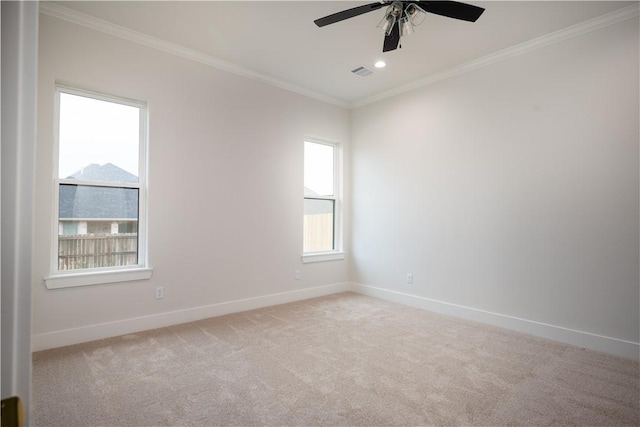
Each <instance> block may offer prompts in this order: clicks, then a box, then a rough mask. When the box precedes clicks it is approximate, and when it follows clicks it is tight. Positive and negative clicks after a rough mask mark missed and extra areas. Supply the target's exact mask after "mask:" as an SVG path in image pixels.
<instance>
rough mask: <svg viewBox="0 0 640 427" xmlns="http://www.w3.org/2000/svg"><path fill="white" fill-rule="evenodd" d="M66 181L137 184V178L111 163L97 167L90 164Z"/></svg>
mask: <svg viewBox="0 0 640 427" xmlns="http://www.w3.org/2000/svg"><path fill="white" fill-rule="evenodd" d="M67 179H78V180H82V181H106V182H127V183H137V182H138V177H137V176H135V175H134V174H132V173H129V172H127V171H126V170H124V169H121V168H119V167H118V166H116V165H114V164H113V163H106V164H104V165H102V166H101V165H98V164H95V163H91V164H90V165H89V166H86V167H84V168H82V169H80V170H79V171H77V172H76V173H74V174H73V175H69V176H68V177H67Z"/></svg>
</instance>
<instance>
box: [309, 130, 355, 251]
mask: <svg viewBox="0 0 640 427" xmlns="http://www.w3.org/2000/svg"><path fill="white" fill-rule="evenodd" d="M306 142H309V143H313V144H319V145H327V146H330V147H332V148H333V195H332V196H321V195H313V196H307V195H305V194H304V179H303V199H302V200H303V214H302V216H303V218H304V201H305V200H307V199H311V200H331V201H333V249H332V250H329V251H309V252H305V251H304V244H303V247H302V262H303V263H309V262H320V261H334V260H343V259H345V253H344V249H343V208H342V176H343V172H342V171H343V169H342V168H343V165H342V145H341V144H340V143H339V142H335V141H329V140H326V139H319V138H315V137H305V138H304V141H303V176H304V158H305V157H304V156H305V154H304V143H306ZM303 233H304V231H303ZM302 240H303V242H304V235H303V239H302Z"/></svg>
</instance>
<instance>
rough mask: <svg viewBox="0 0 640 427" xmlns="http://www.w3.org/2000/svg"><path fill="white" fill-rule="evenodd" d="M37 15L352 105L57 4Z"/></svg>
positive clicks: (344, 105) (46, 5)
mask: <svg viewBox="0 0 640 427" xmlns="http://www.w3.org/2000/svg"><path fill="white" fill-rule="evenodd" d="M40 12H41V13H44V14H45V15H49V16H52V17H54V18H58V19H62V20H65V21H68V22H71V23H74V24H77V25H81V26H83V27H86V28H90V29H92V30H96V31H100V32H102V33H105V34H109V35H112V36H115V37H119V38H121V39H125V40H127V41H131V42H134V43H137V44H141V45H143V46H147V47H150V48H153V49H157V50H160V51H163V52H166V53H169V54H172V55H175V56H179V57H182V58H185V59H189V60H191V61H195V62H199V63H201V64H204V65H208V66H210V67H214V68H217V69H220V70H223V71H226V72H229V73H233V74H236V75H239V76H242V77H246V78H249V79H252V80H256V81H259V82H262V83H266V84H268V85H271V86H275V87H277V88H280V89H284V90H287V91H290V92H294V93H297V94H299V95H303V96H306V97H309V98H313V99H316V100H318V101H322V102H326V103H328V104H332V105H335V106H338V107H342V108H349V107H350V106H351V105H350V104H349V103H346V102H344V101H341V100H339V99H335V98H332V97H330V96H326V95H323V94H320V93H317V92H314V91H312V90H309V89H306V88H304V87H301V86H297V85H294V84H291V83H288V82H285V81H282V80H279V79H275V78H273V77H269V76H267V75H264V74H260V73H257V72H255V71H253V70H250V69H248V68H244V67H241V66H239V65H235V64H232V63H230V62H227V61H224V60H222V59H219V58H216V57H214V56H211V55H207V54H204V53H202V52H198V51H196V50H193V49H189V48H186V47H184V46H181V45H178V44H176V43H171V42H168V41H166V40H162V39H160V38H157V37H153V36H150V35H148V34H144V33H141V32H138V31H135V30H132V29H129V28H126V27H123V26H121V25H117V24H114V23H112V22H109V21H105V20H103V19H99V18H96V17H94V16H91V15H87V14H86V13H82V12H78V11H75V10H72V9H69V8H67V7H64V6H60V5H59V4H55V3H51V2H47V1H41V2H40Z"/></svg>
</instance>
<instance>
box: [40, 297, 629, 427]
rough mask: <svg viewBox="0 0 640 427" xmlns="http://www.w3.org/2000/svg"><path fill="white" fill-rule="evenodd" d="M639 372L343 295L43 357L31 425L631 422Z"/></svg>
mask: <svg viewBox="0 0 640 427" xmlns="http://www.w3.org/2000/svg"><path fill="white" fill-rule="evenodd" d="M639 381H640V377H639V366H638V363H636V362H633V361H630V360H625V359H621V358H617V357H613V356H608V355H605V354H601V353H596V352H592V351H588V350H583V349H580V348H575V347H570V346H566V345H563V344H559V343H556V342H551V341H547V340H543V339H538V338H534V337H531V336H527V335H521V334H517V333H514V332H509V331H505V330H502V329H498V328H493V327H489V326H485V325H480V324H476V323H472V322H467V321H463V320H459V319H455V318H450V317H446V316H441V315H437V314H433V313H429V312H425V311H422V310H418V309H413V308H408V307H405V306H401V305H398V304H393V303H390V302H386V301H382V300H379V299H375V298H370V297H366V296H362V295H358V294H353V293H344V294H339V295H333V296H329V297H323V298H316V299H312V300H307V301H302V302H297V303H292V304H286V305H280V306H276V307H270V308H265V309H260V310H254V311H250V312H245V313H239V314H233V315H228V316H224V317H218V318H213V319H208V320H204V321H199V322H195V323H190V324H186V325H180V326H174V327H169V328H164V329H158V330H153V331H148V332H143V333H138V334H134V335H126V336H123V337H118V338H111V339H106V340H101V341H95V342H92V343H86V344H81V345H76V346H71V347H65V348H60V349H54V350H48V351H43V352H39V353H35V354H34V358H33V419H32V420H33V423H34V425H40V426H128V425H132V426H133V425H135V426H150V425H163V426H174V425H175V426H179V425H185V426H186V425H193V426H213V425H244V426H248V425H252V426H253V425H278V426H280V425H325V426H326V425H332V426H333V425H344V426H348V425H366V426H381V425H385V426H386V425H485V426H486V425H527V426H530V425H599V426H610V425H638V424H639V423H640V415H639V398H640V388H639V387H640V385H639Z"/></svg>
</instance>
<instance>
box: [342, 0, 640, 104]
mask: <svg viewBox="0 0 640 427" xmlns="http://www.w3.org/2000/svg"><path fill="white" fill-rule="evenodd" d="M639 10H640V3H635V4H633V5H631V6H627V7H624V8H622V9H618V10H616V11H613V12H610V13H607V14H605V15H602V16H599V17H596V18H593V19H589V20H587V21H584V22H581V23H579V24H576V25H572V26H570V27H567V28H564V29H562V30H558V31H555V32H553V33H549V34H547V35H544V36H541V37H537V38H535V39H532V40H529V41H527V42H524V43H521V44H518V45H516V46H512V47H509V48H506V49H503V50H500V51H498V52H495V53H492V54H489V55H486V56H483V57H480V58H477V59H474V60H472V61H469V62H466V63H464V64H461V65H458V66H455V67H453V68H449V69H447V70H444V71H442V72H439V73H436V74H432V75H430V76H427V77H424V78H422V79H420V80H417V81H415V82H412V83H409V84H407V85H403V86H400V87H397V88H395V89H392V90H389V91H386V92H382V93H379V94H377V95H374V96H371V97H368V98H365V99H362V100H360V101H356V102H353V103H352V104H351V108H358V107H362V106H365V105H368V104H372V103H374V102H378V101H382V100H383V99H387V98H391V97H393V96H396V95H400V94H402V93H406V92H409V91H412V90H415V89H418V88H421V87H424V86H429V85H431V84H434V83H436V82H439V81H442V80H445V79H449V78H452V77H455V76H458V75H460V74H464V73H467V72H469V71H473V70H476V69H478V68H482V67H486V66H488V65H492V64H495V63H498V62H501V61H504V60H507V59H509V58H513V57H514V56H518V55H522V54H524V53H527V52H531V51H534V50H536V49H540V48H542V47H546V46H549V45H552V44H555V43H559V42H562V41H565V40H568V39H571V38H573V37H578V36H581V35H583V34H586V33H589V32H591V31H596V30H599V29H601V28H604V27H607V26H609V25H613V24H616V23H618V22H622V21H625V20H627V19H631V18H634V17H637V16H638V14H639Z"/></svg>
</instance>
